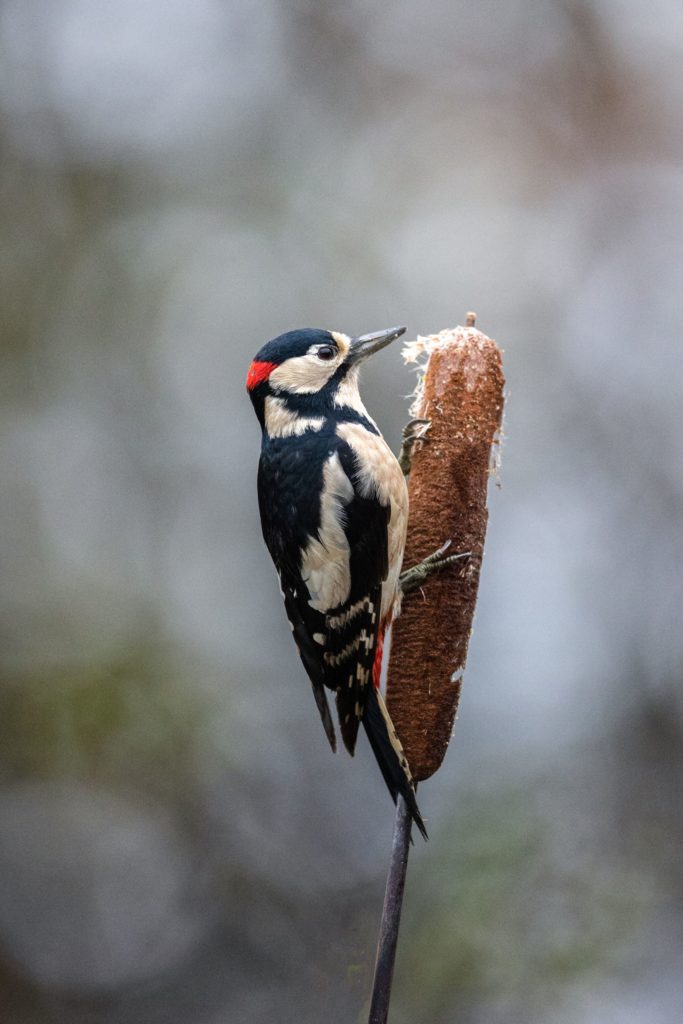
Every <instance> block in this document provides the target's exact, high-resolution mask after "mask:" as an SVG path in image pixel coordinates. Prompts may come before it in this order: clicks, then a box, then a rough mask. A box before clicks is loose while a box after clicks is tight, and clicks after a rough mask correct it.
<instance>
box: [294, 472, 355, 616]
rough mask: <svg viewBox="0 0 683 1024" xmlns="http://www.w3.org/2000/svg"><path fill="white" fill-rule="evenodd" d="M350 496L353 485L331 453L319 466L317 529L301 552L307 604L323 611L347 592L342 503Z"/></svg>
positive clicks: (340, 601) (343, 598) (348, 578)
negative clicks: (320, 479)
mask: <svg viewBox="0 0 683 1024" xmlns="http://www.w3.org/2000/svg"><path fill="white" fill-rule="evenodd" d="M352 498H353V485H352V483H351V481H350V480H349V478H348V477H347V475H346V473H345V472H344V470H343V468H342V465H341V463H340V461H339V456H338V455H337V453H336V452H335V453H334V454H333V455H331V456H330V457H329V459H328V460H327V462H326V463H325V466H324V467H323V492H322V495H321V498H320V530H319V535H320V539H318V537H312V538H311V539H310V540H309V542H308V544H307V545H306V548H305V550H304V552H303V555H302V559H301V575H302V577H303V580H304V582H305V583H306V586H307V587H308V592H309V594H310V599H309V604H310V605H311V607H312V608H315V610H316V611H319V612H326V611H329V610H330V609H331V608H336V607H337V605H340V604H343V603H344V601H346V600H347V598H348V596H349V593H350V591H351V570H350V565H349V560H350V554H351V552H350V549H349V542H348V540H347V538H346V534H345V532H344V506H345V505H348V503H349V502H350V501H351V499H352Z"/></svg>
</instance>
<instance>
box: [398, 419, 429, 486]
mask: <svg viewBox="0 0 683 1024" xmlns="http://www.w3.org/2000/svg"><path fill="white" fill-rule="evenodd" d="M431 425H432V421H431V420H425V419H423V418H422V417H420V416H416V417H415V418H414V419H412V420H408V422H407V423H406V425H405V427H404V428H403V435H402V436H403V443H402V444H401V454H400V455H399V457H398V462H399V465H400V467H401V469H402V470H403V473H404V475H405V476H408V475H409V473H410V467H411V465H412V462H413V453H414V451H415V445H416V444H417V442H418V441H424V439H425V437H426V435H427V433H428V431H429V428H430V427H431Z"/></svg>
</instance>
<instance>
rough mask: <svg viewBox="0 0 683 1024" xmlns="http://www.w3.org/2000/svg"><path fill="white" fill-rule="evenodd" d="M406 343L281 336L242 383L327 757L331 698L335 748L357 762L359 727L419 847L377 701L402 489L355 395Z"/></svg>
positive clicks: (414, 813)
mask: <svg viewBox="0 0 683 1024" xmlns="http://www.w3.org/2000/svg"><path fill="white" fill-rule="evenodd" d="M404 332H405V327H392V328H389V329H388V330H383V331H378V332H375V333H371V334H363V335H360V336H357V337H353V338H352V337H349V336H348V335H346V334H343V333H341V332H339V331H328V330H322V329H315V328H302V329H299V330H293V331H288V332H286V333H284V334H280V335H279V336H278V337H276V338H273V339H272V340H271V341H268V342H267V343H266V344H265V345H263V346H262V347H261V348H260V349H259V351H258V352H257V353H256V355H255V357H254V359H253V360H252V362H251V364H250V366H249V370H248V373H247V380H246V386H247V392H248V394H249V397H250V399H251V402H252V404H253V407H254V410H255V412H256V416H257V417H258V421H259V423H260V426H261V431H262V440H261V454H260V459H259V466H258V478H257V490H258V504H259V511H260V517H261V526H262V532H263V537H264V540H265V543H266V546H267V548H268V551H269V552H270V555H271V558H272V560H273V562H274V564H275V568H276V570H277V574H278V576H279V579H280V588H281V592H282V597H283V599H284V604H285V610H286V613H287V617H288V619H289V623H290V626H291V629H292V633H293V636H294V640H295V642H296V645H297V648H298V651H299V655H300V658H301V661H302V662H303V666H304V668H305V670H306V672H307V674H308V676H309V679H310V682H311V685H312V689H313V695H314V697H315V701H316V704H317V707H318V711H319V713H320V718H321V720H322V724H323V727H324V730H325V734H326V736H327V739H328V741H329V744H330V746H331V748H332V750H333V751H334V750H336V732H335V727H334V724H333V721H332V715H331V713H330V708H329V704H328V700H327V692H328V691H329V692H331V693H332V694H334V697H335V701H336V707H337V715H338V721H339V729H340V732H341V736H342V740H343V743H344V746H345V747H346V749H347V750H348V752H349V753H350V754H351V755H353V754H354V751H355V748H356V740H357V736H358V731H359V727H360V725H361V724H362V725H363V727H364V730H365V733H366V734H367V737H368V740H369V742H370V746H371V748H372V751H373V753H374V756H375V758H376V760H377V763H378V765H379V768H380V771H381V773H382V775H383V777H384V781H385V783H386V785H387V788H388V790H389V792H390V794H391V797H392V799H393V801H394V803H396V801H397V798H398V796H399V795H400V796H402V797H403V799H404V800H405V802H406V805H407V807H408V810H409V812H410V815H411V818H412V820H413V821H414V823H415V825H416V826H417V828H418V829H419V831H420V833H421V834H422V835H423V837H424V838H425V839H427V830H426V828H425V824H424V821H423V818H422V815H421V814H420V810H419V808H418V805H417V800H416V795H415V784H414V782H413V779H412V776H411V772H410V767H409V765H408V761H407V759H406V756H405V753H404V751H403V748H402V746H401V743H400V740H399V738H398V736H397V734H396V729H395V728H394V725H393V722H392V721H391V717H390V715H389V712H388V710H387V708H386V705H385V703H384V700H383V698H382V693H381V690H380V673H381V666H382V652H383V644H384V637H385V634H386V631H387V629H388V627H389V626H390V625H391V622H392V619H394V618H395V617H396V615H398V614H399V611H400V605H401V597H402V590H401V567H402V563H403V554H404V548H405V542H406V530H407V524H408V489H407V485H406V480H405V476H404V474H403V471H402V469H401V467H400V466H399V463H398V460H397V459H396V457H395V455H394V453H393V452H392V450H391V448H390V447H389V445H388V444H387V442H386V441H385V440H384V438H383V437H382V434H381V432H380V430H379V428H378V426H377V424H376V423H375V421H374V420H373V418H372V417H371V416H370V414H369V412H368V411H367V409H366V408H365V405H364V404H363V401H362V399H361V396H360V392H359V369H360V366H361V364H362V363H363V362H364V361H365V360H366V359H367V358H368V357H369V356H371V355H373V354H375V353H377V352H379V351H380V350H381V349H383V348H385V346H387V345H389V344H390V343H391V342H392V341H394V339H396V338H398V337H400V336H401V335H402V334H404ZM438 554H441V555H443V551H440V552H439V553H438ZM432 560H434V557H433V558H432ZM426 561H429V560H426ZM437 561H438V560H437ZM442 561H443V559H442Z"/></svg>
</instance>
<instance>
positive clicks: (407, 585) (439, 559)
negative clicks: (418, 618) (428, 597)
mask: <svg viewBox="0 0 683 1024" xmlns="http://www.w3.org/2000/svg"><path fill="white" fill-rule="evenodd" d="M451 543H452V541H450V540H447V541H446V543H445V544H442V545H441V547H440V548H437V550H436V551H433V552H432V554H431V555H427V557H426V558H425V559H423V561H421V562H418V564H417V565H414V566H413V567H412V569H406V570H405V572H402V573H401V575H400V577H399V584H400V587H401V590H402V592H403V593H404V594H409V593H410V591H411V590H415V589H416V587H419V586H421V585H422V584H423V583H424V582H425V580H427V579H429V577H430V576H433V575H434V573H437V572H440V571H441V570H442V569H445V568H446V566H448V565H452V564H453V563H454V562H458V561H460V560H461V559H463V558H471V557H472V555H473V554H474V552H472V551H461V552H460V553H459V554H457V555H447V554H446V552H447V551H448V549H449V548H450V546H451Z"/></svg>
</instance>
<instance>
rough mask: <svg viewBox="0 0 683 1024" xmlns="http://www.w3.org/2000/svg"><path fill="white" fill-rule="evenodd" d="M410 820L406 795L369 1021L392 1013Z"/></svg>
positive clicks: (373, 1023) (400, 806)
mask: <svg viewBox="0 0 683 1024" xmlns="http://www.w3.org/2000/svg"><path fill="white" fill-rule="evenodd" d="M411 824H412V822H411V817H410V812H409V810H408V807H407V804H406V802H405V800H404V799H403V797H402V796H399V797H398V799H397V801H396V820H395V822H394V841H393V845H392V848H391V862H390V864H389V874H388V876H387V887H386V890H385V892H384V906H383V907H382V922H381V924H380V930H379V941H378V943H377V960H376V963H375V977H374V981H373V984H372V1000H371V1003H370V1017H369V1020H368V1024H386V1020H387V1017H388V1015H389V999H390V997H391V981H392V978H393V976H394V960H395V959H396V944H397V942H398V927H399V924H400V923H401V907H402V904H403V890H404V888H405V884H406V871H407V870H408V852H409V850H410V826H411Z"/></svg>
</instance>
